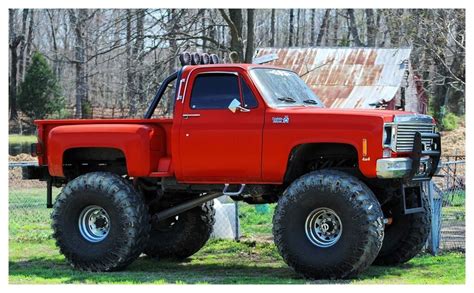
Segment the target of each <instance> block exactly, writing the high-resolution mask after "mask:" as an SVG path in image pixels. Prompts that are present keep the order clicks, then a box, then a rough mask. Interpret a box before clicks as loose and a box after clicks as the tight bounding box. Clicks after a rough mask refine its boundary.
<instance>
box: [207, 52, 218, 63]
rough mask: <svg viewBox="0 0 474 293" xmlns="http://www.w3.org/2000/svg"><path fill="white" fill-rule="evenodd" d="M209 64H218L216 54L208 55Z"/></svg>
mask: <svg viewBox="0 0 474 293" xmlns="http://www.w3.org/2000/svg"><path fill="white" fill-rule="evenodd" d="M209 57H210V61H211V64H219V57H218V56H217V55H216V54H211V55H209Z"/></svg>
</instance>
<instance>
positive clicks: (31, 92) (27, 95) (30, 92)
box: [18, 52, 64, 119]
mask: <svg viewBox="0 0 474 293" xmlns="http://www.w3.org/2000/svg"><path fill="white" fill-rule="evenodd" d="M18 106H19V108H20V110H21V111H22V112H23V113H24V114H25V115H27V116H28V117H29V118H31V119H44V118H45V117H46V116H47V115H49V114H52V113H58V112H60V111H61V110H62V109H64V98H63V97H61V95H60V90H59V85H58V82H57V80H56V76H55V75H54V73H53V71H52V70H51V68H50V67H49V65H48V62H47V61H46V58H45V57H44V56H43V55H42V54H41V53H39V52H35V53H33V56H32V58H31V64H30V66H28V68H27V70H26V74H25V80H24V81H23V82H22V83H21V84H20V91H19V95H18Z"/></svg>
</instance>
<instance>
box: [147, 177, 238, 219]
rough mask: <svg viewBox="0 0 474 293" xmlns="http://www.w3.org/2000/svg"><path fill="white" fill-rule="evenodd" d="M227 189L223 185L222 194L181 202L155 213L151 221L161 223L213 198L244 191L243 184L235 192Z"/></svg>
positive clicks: (234, 194) (226, 185) (227, 187)
mask: <svg viewBox="0 0 474 293" xmlns="http://www.w3.org/2000/svg"><path fill="white" fill-rule="evenodd" d="M228 189H229V184H225V185H224V189H223V190H222V192H216V193H210V194H206V195H203V196H200V197H198V198H195V199H191V200H189V201H186V202H183V203H181V204H179V205H177V206H174V207H171V208H168V209H166V210H163V211H160V212H158V213H155V214H154V215H153V216H152V221H153V222H160V221H163V220H165V219H168V218H170V217H173V216H176V215H179V214H181V213H183V212H185V211H188V210H190V209H193V208H195V207H197V206H200V205H202V204H203V203H205V202H208V201H211V200H213V199H215V198H218V197H221V196H223V195H228V196H238V195H240V194H241V193H242V192H243V191H244V189H245V184H241V185H240V189H239V190H238V191H236V192H230V191H228Z"/></svg>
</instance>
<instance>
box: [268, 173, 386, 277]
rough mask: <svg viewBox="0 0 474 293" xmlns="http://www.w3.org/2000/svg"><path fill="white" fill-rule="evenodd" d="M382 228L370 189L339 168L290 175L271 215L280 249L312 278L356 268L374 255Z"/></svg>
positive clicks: (344, 273)
mask: <svg viewBox="0 0 474 293" xmlns="http://www.w3.org/2000/svg"><path fill="white" fill-rule="evenodd" d="M383 231H384V224H383V214H382V210H381V208H380V204H379V202H378V201H377V199H376V197H375V196H374V194H373V193H372V191H371V190H370V189H369V188H368V187H367V186H366V185H365V184H364V183H363V182H361V181H360V180H358V179H357V178H355V177H353V176H350V175H348V174H346V173H343V172H339V171H331V170H324V171H314V172H311V173H308V174H306V175H303V176H302V177H300V178H298V179H296V180H295V181H294V182H293V183H292V184H291V185H290V186H289V187H288V188H287V189H286V190H285V192H284V193H283V195H282V197H281V198H280V199H279V201H278V206H277V208H276V210H275V214H274V216H273V235H274V241H275V244H276V246H277V248H278V251H279V253H280V255H281V256H282V257H283V259H284V261H285V262H286V263H287V264H288V265H289V266H290V267H292V268H293V269H294V270H295V271H296V272H298V273H301V274H303V275H304V276H305V277H308V278H313V279H323V278H324V279H339V278H349V277H353V276H355V275H357V274H358V273H360V272H362V271H363V270H364V269H366V268H367V267H368V266H370V264H372V262H373V260H374V259H375V257H376V256H377V254H378V252H379V250H380V248H381V246H382V241H383V235H384V234H383ZM328 233H329V234H330V235H329V234H328Z"/></svg>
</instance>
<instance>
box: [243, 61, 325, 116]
mask: <svg viewBox="0 0 474 293" xmlns="http://www.w3.org/2000/svg"><path fill="white" fill-rule="evenodd" d="M250 75H251V76H252V78H253V80H254V81H255V83H256V85H257V87H258V89H259V90H260V92H261V93H262V95H263V98H264V99H265V100H266V101H267V103H268V104H269V106H270V107H272V108H280V107H294V106H300V107H301V106H309V107H311V106H313V107H324V105H323V103H322V102H321V100H320V99H319V98H318V96H316V94H315V93H313V91H312V90H311V89H310V88H309V87H308V86H307V85H306V84H305V83H304V81H303V80H302V79H301V78H300V77H299V76H298V75H297V74H296V73H294V72H293V71H289V70H283V69H273V68H253V69H252V70H251V71H250Z"/></svg>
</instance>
